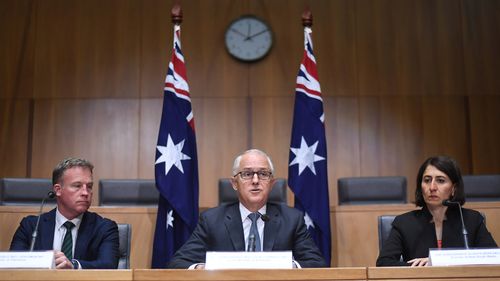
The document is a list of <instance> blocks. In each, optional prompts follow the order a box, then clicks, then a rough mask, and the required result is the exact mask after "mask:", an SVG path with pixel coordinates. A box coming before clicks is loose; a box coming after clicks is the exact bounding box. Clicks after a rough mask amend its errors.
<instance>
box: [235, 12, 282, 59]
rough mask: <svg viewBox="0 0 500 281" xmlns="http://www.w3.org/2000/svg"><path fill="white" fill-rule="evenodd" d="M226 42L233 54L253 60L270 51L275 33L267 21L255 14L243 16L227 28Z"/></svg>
mask: <svg viewBox="0 0 500 281" xmlns="http://www.w3.org/2000/svg"><path fill="white" fill-rule="evenodd" d="M225 43H226V48H227V51H228V52H229V54H231V56H233V57H234V58H236V59H238V60H241V61H244V62H253V61H257V60H260V59H262V58H263V57H265V56H266V55H267V54H268V53H269V51H270V50H271V47H272V45H273V34H272V32H271V29H270V27H269V25H268V24H267V23H266V22H265V21H263V20H261V19H259V18H257V17H255V16H242V17H240V18H237V19H236V20H234V21H233V22H231V24H230V25H229V27H228V28H227V30H226V35H225Z"/></svg>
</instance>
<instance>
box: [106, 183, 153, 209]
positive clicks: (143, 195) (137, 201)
mask: <svg viewBox="0 0 500 281" xmlns="http://www.w3.org/2000/svg"><path fill="white" fill-rule="evenodd" d="M159 196H160V193H159V191H158V189H156V184H155V181H154V180H141V179H121V180H111V179H102V180H100V181H99V206H157V205H158V200H159Z"/></svg>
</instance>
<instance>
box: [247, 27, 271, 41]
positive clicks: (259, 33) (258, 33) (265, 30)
mask: <svg viewBox="0 0 500 281" xmlns="http://www.w3.org/2000/svg"><path fill="white" fill-rule="evenodd" d="M266 32H268V30H267V29H264V30H262V31H260V32H257V33H255V34H252V35H250V36H249V37H247V38H248V39H252V38H254V37H256V36H258V35H261V34H263V33H266ZM245 40H246V39H245Z"/></svg>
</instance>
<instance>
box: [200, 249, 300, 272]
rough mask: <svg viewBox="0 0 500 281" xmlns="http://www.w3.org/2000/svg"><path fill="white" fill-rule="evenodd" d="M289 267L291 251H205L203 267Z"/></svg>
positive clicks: (290, 264)
mask: <svg viewBox="0 0 500 281" xmlns="http://www.w3.org/2000/svg"><path fill="white" fill-rule="evenodd" d="M236 268H238V269H243V268H244V269H249V268H250V269H290V268H293V262H292V252H291V251H284V252H207V256H206V264H205V269H236Z"/></svg>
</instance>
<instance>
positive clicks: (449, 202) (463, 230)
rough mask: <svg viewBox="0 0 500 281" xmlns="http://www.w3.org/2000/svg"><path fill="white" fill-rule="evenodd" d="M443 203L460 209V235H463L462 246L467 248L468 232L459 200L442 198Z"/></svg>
mask: <svg viewBox="0 0 500 281" xmlns="http://www.w3.org/2000/svg"><path fill="white" fill-rule="evenodd" d="M443 205H444V206H448V207H451V206H454V205H457V206H458V210H459V211H460V220H461V221H462V235H463V236H464V246H465V249H467V250H468V249H469V239H468V238H467V236H468V235H469V233H467V229H465V224H464V216H463V215H462V205H460V202H457V201H451V200H443Z"/></svg>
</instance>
